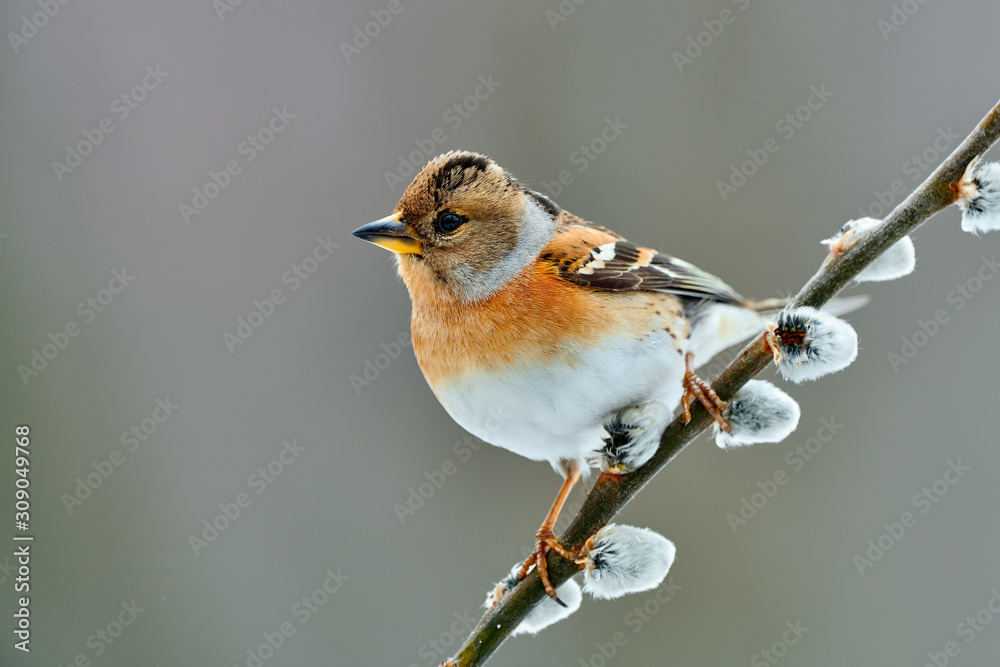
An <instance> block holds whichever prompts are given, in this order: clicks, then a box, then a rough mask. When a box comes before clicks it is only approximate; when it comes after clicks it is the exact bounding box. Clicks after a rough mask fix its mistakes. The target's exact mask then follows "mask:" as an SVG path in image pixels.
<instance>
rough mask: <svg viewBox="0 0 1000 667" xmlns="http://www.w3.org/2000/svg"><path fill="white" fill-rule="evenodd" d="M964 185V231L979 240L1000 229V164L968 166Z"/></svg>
mask: <svg viewBox="0 0 1000 667" xmlns="http://www.w3.org/2000/svg"><path fill="white" fill-rule="evenodd" d="M961 185H962V186H964V187H962V188H961V191H962V193H963V196H960V197H959V199H958V206H959V207H960V208H961V209H962V229H963V230H965V231H967V232H970V233H972V234H976V235H977V236H978V235H979V234H981V233H982V232H992V231H995V230H997V229H1000V163H997V162H987V163H986V164H983V165H979V164H972V165H969V169H968V170H967V171H966V174H965V176H964V177H963V179H962V184H961Z"/></svg>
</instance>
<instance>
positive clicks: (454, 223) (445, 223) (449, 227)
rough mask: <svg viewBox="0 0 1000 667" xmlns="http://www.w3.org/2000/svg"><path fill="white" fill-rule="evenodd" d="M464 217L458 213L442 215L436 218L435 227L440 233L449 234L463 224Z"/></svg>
mask: <svg viewBox="0 0 1000 667" xmlns="http://www.w3.org/2000/svg"><path fill="white" fill-rule="evenodd" d="M465 221H466V217H465V216H464V215H459V214H458V213H442V214H441V215H440V216H438V219H437V226H438V228H439V229H440V230H441V231H442V232H448V233H451V232H453V231H455V230H456V229H458V228H459V227H461V226H462V225H463V224H465Z"/></svg>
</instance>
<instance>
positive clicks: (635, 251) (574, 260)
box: [540, 211, 743, 304]
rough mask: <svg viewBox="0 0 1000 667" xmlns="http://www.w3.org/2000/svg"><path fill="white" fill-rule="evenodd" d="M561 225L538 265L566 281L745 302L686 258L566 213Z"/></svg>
mask: <svg viewBox="0 0 1000 667" xmlns="http://www.w3.org/2000/svg"><path fill="white" fill-rule="evenodd" d="M578 221H579V222H578ZM558 223H559V226H558V229H557V231H556V235H555V237H554V238H553V239H552V241H550V242H549V244H548V246H546V247H545V249H544V250H543V251H542V254H541V256H540V261H542V262H545V263H548V264H550V265H551V267H552V268H553V269H554V270H555V271H557V272H558V274H559V276H560V277H561V278H563V279H564V280H566V281H569V282H572V283H576V284H578V285H583V286H585V287H590V288H593V289H599V290H610V291H632V290H643V291H650V292H666V293H669V294H678V295H682V296H688V297H694V298H700V299H709V300H712V301H719V302H722V303H734V304H739V303H742V302H743V297H741V296H740V295H739V294H738V293H737V292H736V291H735V290H734V289H733V288H732V287H730V286H729V285H727V284H726V283H724V282H723V281H722V280H720V279H719V278H717V277H715V276H713V275H712V274H710V273H707V272H705V271H702V270H701V269H699V268H698V267H696V266H694V265H693V264H690V263H688V262H685V261H684V260H681V259H678V258H676V257H672V256H670V255H666V254H664V253H660V252H657V251H655V250H652V249H650V248H644V247H642V246H637V245H635V244H634V243H629V242H628V241H626V240H624V239H623V238H622V237H621V236H619V235H618V234H615V233H614V232H612V231H611V230H609V229H606V228H604V227H599V226H597V225H593V224H591V223H587V222H585V221H582V220H580V218H577V217H576V216H573V215H572V214H569V213H566V212H565V211H562V212H561V213H560V216H559V218H558Z"/></svg>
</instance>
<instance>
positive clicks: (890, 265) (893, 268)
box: [824, 218, 917, 283]
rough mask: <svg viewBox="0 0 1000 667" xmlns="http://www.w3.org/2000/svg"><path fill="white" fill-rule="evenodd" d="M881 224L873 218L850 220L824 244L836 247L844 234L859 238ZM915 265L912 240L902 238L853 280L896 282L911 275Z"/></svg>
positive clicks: (854, 241) (915, 259)
mask: <svg viewBox="0 0 1000 667" xmlns="http://www.w3.org/2000/svg"><path fill="white" fill-rule="evenodd" d="M881 222H882V221H881V220H876V219H875V218H858V219H857V220H851V221H849V222H847V223H846V224H845V225H844V226H843V227H841V228H840V233H838V234H836V235H834V236H832V237H830V238H828V239H827V240H826V241H824V243H827V244H829V245H832V246H836V245H837V243H838V242H839V241H840V239H841V238H842V237H843V236H844V235H845V234H852V236H853V237H857V238H860V237H862V236H864V235H866V234H868V233H870V232H871V230H873V229H874V228H875V227H876V226H878V225H879V224H881ZM857 238H852V239H851V243H852V245H853V243H856V242H857ZM916 265H917V254H916V250H915V249H914V247H913V239H911V238H910V237H909V236H904V237H903V238H901V239H900V240H898V241H896V242H895V243H894V244H892V246H890V247H889V249H888V250H886V251H885V252H884V253H882V254H881V255H879V256H878V257H876V258H875V260H874V261H872V263H871V264H869V265H868V266H866V267H865V268H864V270H863V271H861V273H859V274H858V275H856V276H855V277H854V280H855V281H857V282H859V283H877V282H884V281H887V280H896V279H897V278H902V277H903V276H907V275H909V274H911V273H913V269H914V268H915V267H916Z"/></svg>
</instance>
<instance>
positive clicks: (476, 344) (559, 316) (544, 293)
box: [400, 263, 688, 388]
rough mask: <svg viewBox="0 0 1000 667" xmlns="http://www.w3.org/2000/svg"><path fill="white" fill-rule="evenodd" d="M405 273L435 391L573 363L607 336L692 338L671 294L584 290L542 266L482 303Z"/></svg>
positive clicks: (409, 269)
mask: <svg viewBox="0 0 1000 667" xmlns="http://www.w3.org/2000/svg"><path fill="white" fill-rule="evenodd" d="M400 275H401V276H402V277H403V280H404V282H406V285H407V287H408V288H409V291H410V297H411V299H412V301H413V316H412V334H413V349H414V352H415V354H416V357H417V361H418V363H419V364H420V368H421V370H422V371H423V373H424V376H425V377H426V378H427V381H428V383H429V384H430V385H431V388H435V387H436V386H438V385H439V383H441V382H447V381H449V380H457V379H459V378H461V377H463V376H465V375H466V374H469V373H480V372H506V371H510V370H511V369H514V368H516V367H518V366H520V365H522V364H549V363H563V364H568V365H573V364H574V362H575V359H576V357H577V356H578V355H579V353H580V352H581V351H584V350H587V349H591V348H593V347H597V346H599V345H600V342H601V340H602V339H604V338H605V337H608V336H620V337H627V338H632V339H638V340H641V339H642V338H644V337H645V336H647V335H648V334H649V333H651V332H652V331H654V330H656V329H657V328H659V329H661V330H663V329H666V330H668V331H671V333H672V335H673V336H674V337H675V340H677V341H678V345H679V342H680V341H681V340H682V339H683V338H685V337H686V336H687V333H688V326H687V323H686V322H685V321H684V319H683V317H682V316H681V308H680V304H679V302H678V300H677V299H676V298H675V297H673V296H671V295H669V294H658V293H650V292H632V293H623V292H604V291H598V290H591V289H587V288H581V287H580V286H578V285H573V284H571V283H568V282H566V281H564V280H562V279H561V278H559V277H558V275H556V274H555V272H554V271H553V270H552V269H551V268H550V267H547V266H544V265H542V264H540V263H534V264H532V265H531V266H529V267H528V268H527V269H525V270H524V271H523V272H522V273H521V274H519V275H518V276H517V277H516V278H515V279H514V280H513V281H512V282H510V283H509V284H508V285H507V286H505V287H504V288H503V289H502V290H501V291H500V292H498V293H497V294H494V295H493V296H491V297H489V298H488V299H485V300H482V301H476V302H470V301H464V300H462V299H459V298H458V297H456V296H454V295H453V293H452V292H450V290H448V289H447V287H446V286H444V285H443V284H441V283H440V281H439V280H438V279H437V277H436V276H433V275H432V274H430V273H429V272H427V271H424V270H423V267H419V266H415V265H408V264H407V263H401V264H400Z"/></svg>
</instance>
